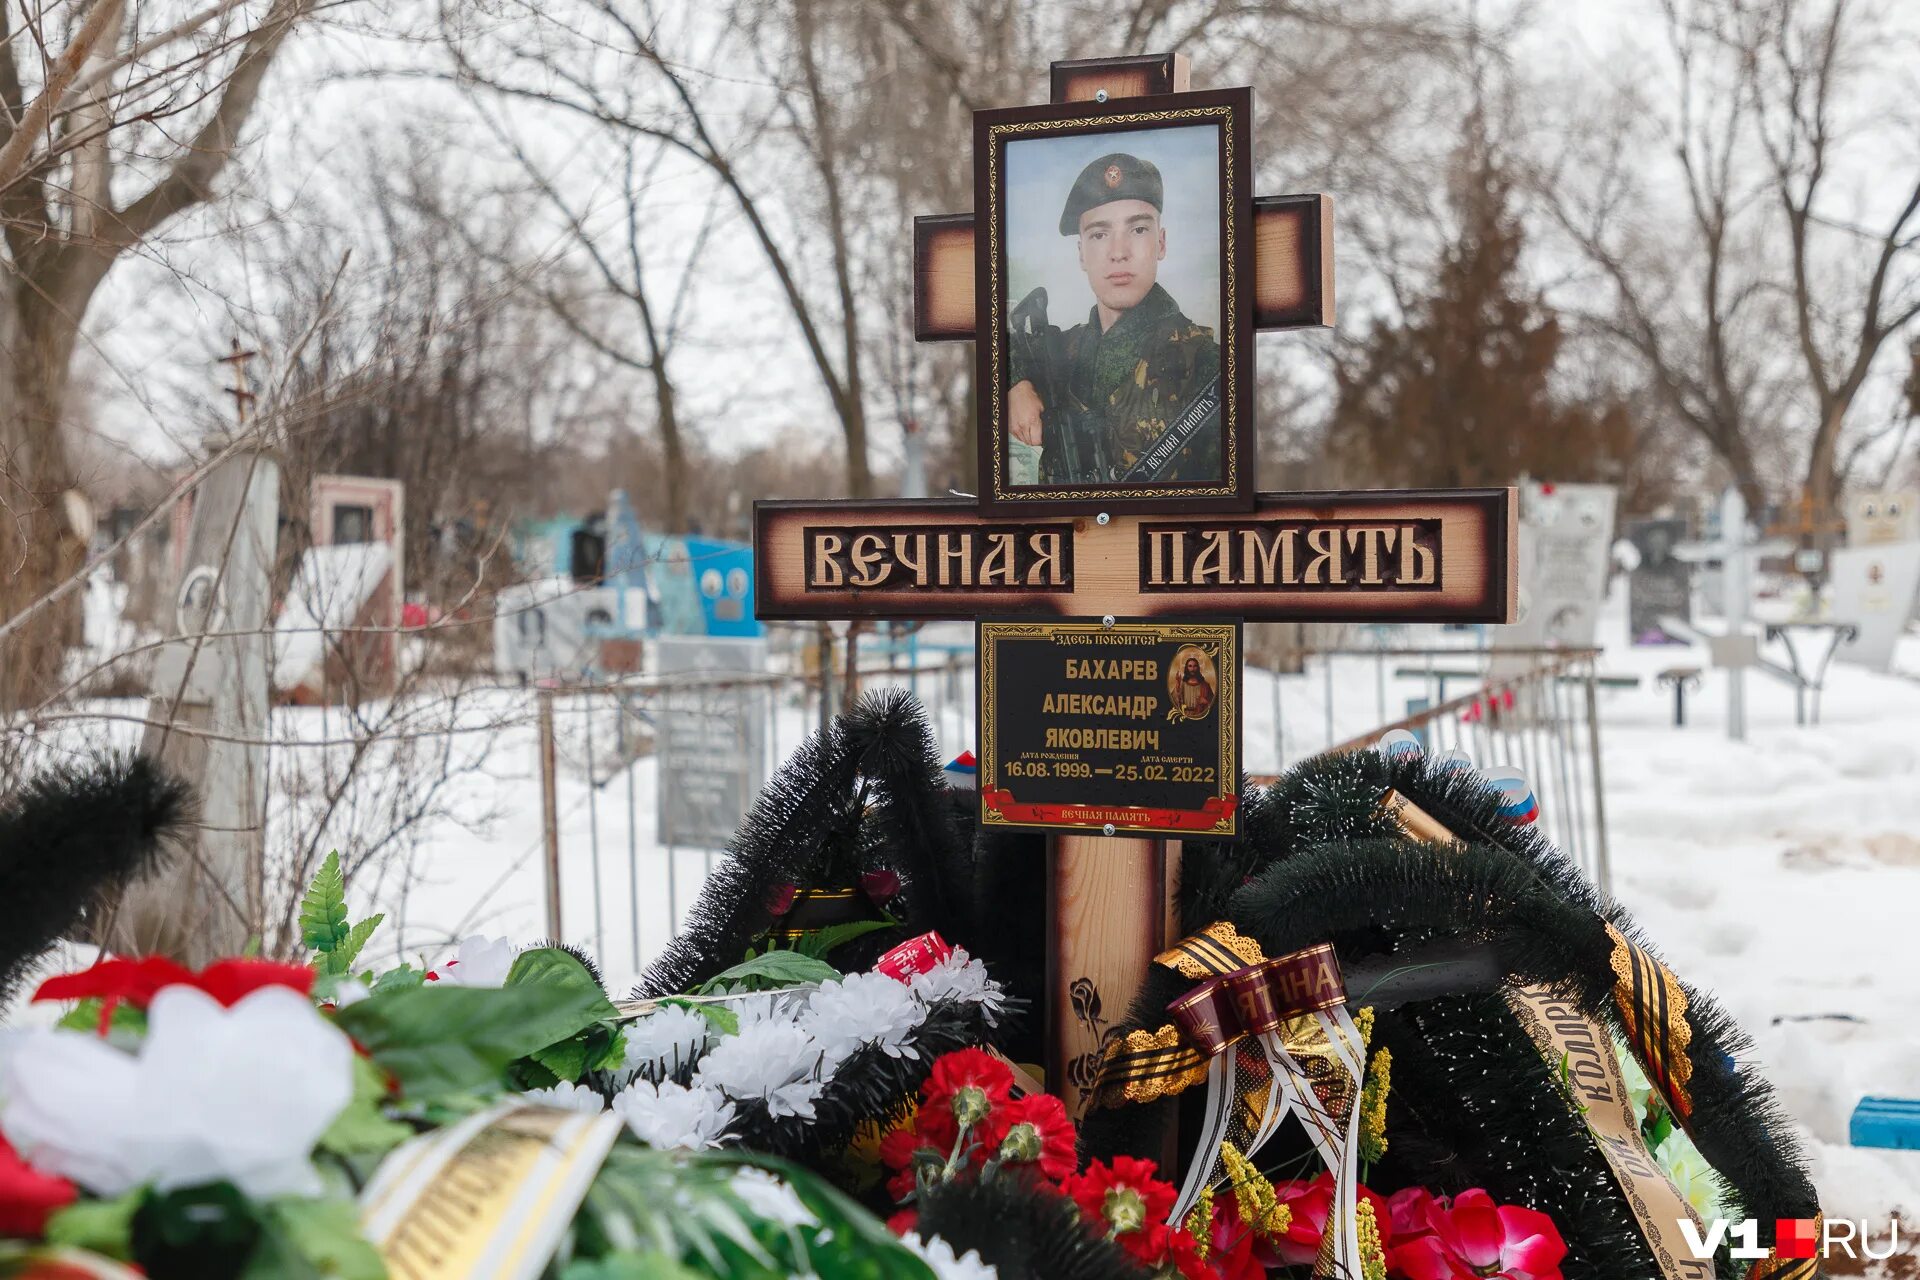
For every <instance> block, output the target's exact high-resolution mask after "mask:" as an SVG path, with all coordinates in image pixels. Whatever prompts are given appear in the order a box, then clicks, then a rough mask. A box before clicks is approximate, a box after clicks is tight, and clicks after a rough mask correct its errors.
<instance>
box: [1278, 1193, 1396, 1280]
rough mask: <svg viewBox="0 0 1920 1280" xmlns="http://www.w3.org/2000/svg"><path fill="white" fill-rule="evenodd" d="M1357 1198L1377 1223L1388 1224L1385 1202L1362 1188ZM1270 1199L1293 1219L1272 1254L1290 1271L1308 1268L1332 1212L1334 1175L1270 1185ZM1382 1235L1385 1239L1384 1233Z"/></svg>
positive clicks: (1318, 1249)
mask: <svg viewBox="0 0 1920 1280" xmlns="http://www.w3.org/2000/svg"><path fill="white" fill-rule="evenodd" d="M1359 1191H1360V1198H1361V1199H1362V1200H1366V1201H1369V1202H1370V1203H1371V1204H1372V1205H1373V1220H1374V1221H1375V1222H1376V1223H1389V1222H1391V1220H1392V1218H1391V1214H1390V1212H1389V1210H1388V1207H1387V1202H1386V1201H1385V1200H1382V1199H1381V1198H1380V1194H1379V1193H1378V1192H1376V1191H1372V1190H1369V1189H1368V1188H1366V1187H1361V1188H1360V1189H1359ZM1273 1198H1274V1199H1275V1200H1276V1201H1278V1202H1279V1203H1281V1204H1283V1205H1285V1206H1286V1207H1287V1209H1288V1210H1289V1211H1290V1212H1291V1214H1292V1215H1293V1220H1292V1222H1290V1223H1289V1224H1288V1226H1287V1230H1286V1234H1285V1235H1283V1236H1281V1237H1279V1238H1278V1239H1277V1240H1275V1241H1274V1252H1275V1253H1276V1254H1277V1255H1278V1256H1279V1258H1280V1261H1281V1262H1282V1263H1283V1264H1285V1265H1286V1266H1289V1267H1299V1266H1310V1265H1312V1263H1313V1260H1314V1259H1315V1258H1316V1257H1318V1256H1319V1253H1320V1237H1322V1236H1324V1235H1325V1234H1326V1233H1327V1215H1329V1214H1330V1213H1332V1212H1333V1175H1332V1174H1331V1173H1323V1174H1321V1175H1320V1176H1319V1177H1317V1178H1315V1179H1314V1180H1313V1181H1311V1182H1302V1181H1298V1180H1290V1181H1284V1182H1276V1183H1274V1184H1273ZM1381 1234H1382V1235H1383V1236H1384V1235H1385V1234H1386V1233H1385V1230H1384V1229H1383V1230H1382V1232H1381Z"/></svg>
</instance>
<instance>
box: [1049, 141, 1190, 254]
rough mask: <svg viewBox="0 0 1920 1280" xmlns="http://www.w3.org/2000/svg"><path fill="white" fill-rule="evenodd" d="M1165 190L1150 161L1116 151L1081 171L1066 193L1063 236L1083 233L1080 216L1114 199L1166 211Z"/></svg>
mask: <svg viewBox="0 0 1920 1280" xmlns="http://www.w3.org/2000/svg"><path fill="white" fill-rule="evenodd" d="M1164 191H1165V188H1164V187H1163V186H1162V184H1161V182H1160V171H1159V170H1158V169H1156V168H1154V167H1153V164H1152V163H1151V162H1150V161H1146V160H1142V159H1141V158H1140V157H1139V156H1130V155H1128V154H1127V153H1126V152H1124V151H1115V152H1112V153H1111V154H1108V155H1104V156H1101V157H1100V158H1099V159H1098V160H1095V161H1094V162H1093V163H1091V164H1089V165H1088V166H1087V167H1086V168H1084V169H1082V170H1081V171H1080V176H1079V177H1078V178H1075V179H1074V180H1073V189H1072V190H1071V191H1069V192H1067V207H1066V208H1064V209H1062V210H1061V211H1060V234H1061V235H1063V236H1077V235H1079V234H1080V215H1081V214H1083V213H1085V212H1086V211H1087V210H1089V209H1097V208H1099V207H1100V206H1101V205H1103V204H1106V203H1108V202H1109V201H1112V200H1145V201H1146V202H1147V203H1148V204H1150V205H1152V206H1153V207H1154V208H1155V209H1158V210H1160V211H1161V212H1163V213H1164V212H1165V211H1166V200H1165V195H1164Z"/></svg>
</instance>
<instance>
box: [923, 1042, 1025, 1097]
mask: <svg viewBox="0 0 1920 1280" xmlns="http://www.w3.org/2000/svg"><path fill="white" fill-rule="evenodd" d="M966 1088H974V1089H978V1090H980V1091H981V1092H982V1093H984V1094H986V1095H987V1101H988V1102H991V1103H993V1104H995V1105H996V1106H997V1105H999V1104H1000V1103H1002V1102H1005V1101H1006V1100H1007V1099H1008V1098H1010V1097H1012V1096H1013V1069H1012V1068H1011V1067H1009V1066H1007V1064H1006V1063H1004V1062H1002V1061H1000V1059H998V1058H996V1057H994V1056H993V1055H992V1054H990V1053H988V1052H987V1051H986V1050H985V1049H955V1050H954V1051H953V1052H952V1053H943V1054H941V1055H940V1056H939V1057H938V1058H935V1059H934V1060H933V1070H932V1072H931V1073H929V1074H928V1076H927V1081H926V1083H925V1084H923V1085H921V1086H920V1096H921V1097H922V1098H924V1099H926V1102H927V1107H933V1108H935V1109H939V1108H942V1107H946V1106H949V1105H951V1104H952V1102H953V1095H954V1094H956V1093H958V1092H960V1090H962V1089H966ZM927 1107H922V1108H921V1110H922V1111H925V1110H926V1109H927Z"/></svg>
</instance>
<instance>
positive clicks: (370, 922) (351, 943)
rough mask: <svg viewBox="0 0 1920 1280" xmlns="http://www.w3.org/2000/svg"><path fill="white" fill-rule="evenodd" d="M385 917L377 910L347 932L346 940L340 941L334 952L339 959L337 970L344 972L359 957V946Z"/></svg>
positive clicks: (363, 943)
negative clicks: (337, 948) (338, 947)
mask: <svg viewBox="0 0 1920 1280" xmlns="http://www.w3.org/2000/svg"><path fill="white" fill-rule="evenodd" d="M386 918H387V915H386V912H384V911H382V912H377V913H375V914H374V915H371V916H368V917H367V918H366V919H365V920H362V921H361V922H360V923H359V924H357V925H355V926H353V928H352V929H350V930H349V931H348V932H347V940H346V941H345V942H344V943H342V944H341V946H340V949H339V950H338V951H336V952H335V953H334V955H335V956H336V957H337V958H338V961H339V968H338V971H339V972H341V973H345V972H346V971H347V969H348V967H349V966H350V965H352V964H353V962H354V961H355V960H356V959H358V958H359V956H360V948H362V947H364V946H366V945H367V939H368V938H371V937H372V936H373V931H374V930H375V929H378V928H379V927H380V922H381V921H382V920H385V919H386Z"/></svg>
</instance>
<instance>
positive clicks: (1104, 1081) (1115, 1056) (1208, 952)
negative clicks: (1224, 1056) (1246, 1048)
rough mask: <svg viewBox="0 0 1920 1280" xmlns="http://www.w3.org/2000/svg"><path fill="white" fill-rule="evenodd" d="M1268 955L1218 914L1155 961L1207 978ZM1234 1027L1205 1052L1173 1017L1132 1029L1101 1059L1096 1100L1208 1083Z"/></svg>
mask: <svg viewBox="0 0 1920 1280" xmlns="http://www.w3.org/2000/svg"><path fill="white" fill-rule="evenodd" d="M1266 958H1267V957H1266V956H1265V954H1263V953H1262V952H1261V950H1260V944H1259V943H1257V942H1255V941H1254V940H1253V939H1252V938H1248V937H1245V936H1243V935H1242V934H1241V933H1240V932H1239V930H1237V929H1235V928H1234V927H1233V925H1231V924H1230V923H1228V922H1227V921H1225V920H1216V921H1214V922H1213V923H1212V924H1210V925H1208V926H1207V927H1206V928H1204V929H1202V930H1201V931H1200V932H1199V933H1196V934H1194V935H1192V936H1191V937H1187V938H1182V939H1181V940H1180V941H1179V942H1177V943H1175V944H1174V945H1173V946H1172V947H1170V948H1168V949H1167V950H1165V951H1162V952H1161V953H1160V954H1159V955H1157V956H1155V957H1154V958H1153V962H1154V963H1155V964H1157V965H1159V966H1161V967H1162V968H1165V969H1171V970H1173V972H1175V973H1177V974H1179V975H1180V976H1181V977H1183V978H1193V979H1195V980H1198V981H1201V982H1202V983H1203V984H1204V983H1205V982H1206V981H1207V980H1209V979H1214V978H1221V977H1225V976H1226V975H1227V974H1229V973H1232V972H1234V971H1235V970H1238V969H1244V968H1246V967H1247V966H1248V965H1255V964H1263V963H1265V962H1266ZM1196 994H1197V993H1196V992H1188V993H1187V995H1185V996H1183V997H1181V999H1180V1000H1178V1001H1175V1004H1176V1005H1181V1004H1185V1003H1189V1002H1192V1001H1193V1000H1194V998H1195V996H1196ZM1195 1012H1196V1013H1197V1012H1198V1011H1195ZM1223 1030H1224V1027H1223ZM1235 1031H1236V1034H1233V1035H1231V1036H1225V1037H1222V1038H1220V1039H1219V1041H1218V1043H1217V1044H1210V1045H1209V1049H1210V1052H1208V1053H1202V1052H1201V1050H1200V1049H1198V1048H1196V1047H1195V1046H1194V1044H1193V1043H1191V1042H1189V1041H1188V1040H1187V1039H1186V1038H1184V1037H1183V1036H1182V1035H1181V1033H1180V1028H1179V1027H1178V1026H1176V1025H1175V1024H1174V1023H1171V1022H1168V1023H1165V1024H1163V1025H1162V1026H1161V1027H1160V1029H1159V1030H1157V1031H1144V1030H1141V1031H1129V1032H1127V1034H1126V1035H1124V1036H1121V1037H1119V1038H1117V1039H1115V1040H1113V1041H1112V1042H1110V1043H1109V1044H1108V1045H1107V1049H1106V1053H1105V1054H1104V1055H1103V1056H1102V1058H1101V1060H1100V1071H1099V1074H1098V1075H1097V1076H1096V1077H1095V1080H1094V1085H1093V1105H1095V1106H1097V1107H1118V1106H1123V1105H1125V1104H1126V1103H1130V1102H1131V1103H1143V1102H1153V1101H1155V1100H1157V1099H1160V1098H1167V1097H1172V1096H1173V1095H1175V1094H1178V1093H1183V1092H1185V1091H1186V1090H1188V1089H1190V1088H1192V1087H1193V1086H1195V1085H1197V1084H1201V1083H1203V1082H1204V1081H1205V1080H1206V1078H1207V1062H1208V1060H1209V1058H1210V1057H1211V1056H1212V1054H1213V1053H1219V1052H1222V1051H1224V1050H1225V1049H1226V1047H1227V1045H1228V1044H1231V1043H1232V1042H1233V1041H1234V1040H1237V1039H1238V1038H1239V1035H1238V1034H1237V1031H1238V1029H1237V1028H1236V1029H1235Z"/></svg>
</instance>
